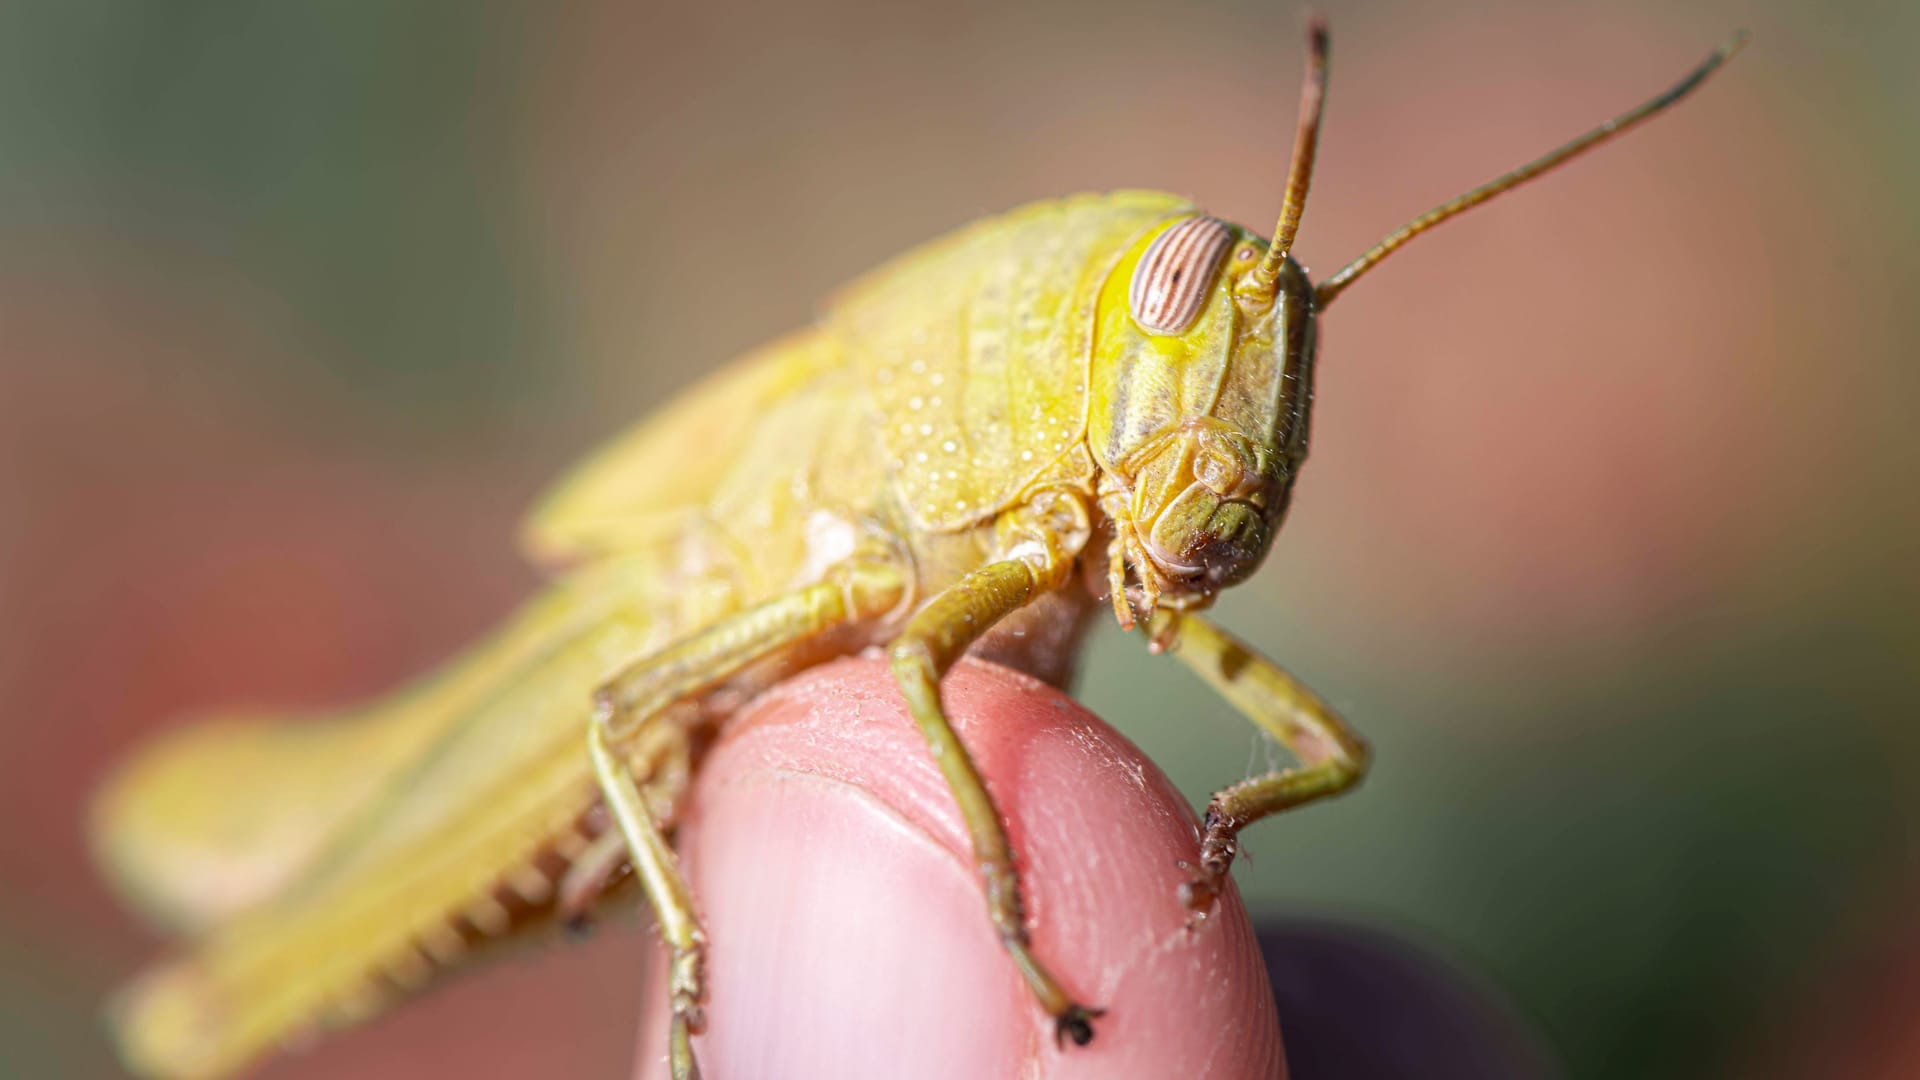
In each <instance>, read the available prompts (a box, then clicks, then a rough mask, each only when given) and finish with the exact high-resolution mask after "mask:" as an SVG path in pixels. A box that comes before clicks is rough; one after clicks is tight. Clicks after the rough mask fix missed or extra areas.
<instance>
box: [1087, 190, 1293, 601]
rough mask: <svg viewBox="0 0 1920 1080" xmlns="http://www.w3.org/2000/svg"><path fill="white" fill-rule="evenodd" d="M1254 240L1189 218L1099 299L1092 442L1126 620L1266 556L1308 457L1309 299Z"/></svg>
mask: <svg viewBox="0 0 1920 1080" xmlns="http://www.w3.org/2000/svg"><path fill="white" fill-rule="evenodd" d="M1269 250H1270V249H1269V248H1268V246H1267V245H1266V244H1265V243H1264V242H1263V241H1261V240H1260V239H1259V238H1258V237H1255V236H1254V235H1253V234H1251V233H1249V232H1247V231H1246V230H1244V229H1241V228H1239V227H1237V226H1233V225H1228V224H1226V223H1225V222H1221V221H1218V220H1217V219H1214V218H1209V217H1200V216H1195V217H1189V218H1185V219H1182V220H1180V221H1176V222H1173V223H1171V224H1169V225H1167V226H1164V227H1162V228H1161V229H1158V230H1156V231H1155V232H1153V233H1150V234H1148V235H1147V236H1144V237H1142V238H1141V239H1140V240H1139V241H1138V242H1137V243H1136V244H1135V245H1134V248H1133V250H1131V251H1129V252H1128V253H1127V255H1126V256H1125V257H1124V258H1122V260H1121V261H1120V264H1119V265H1118V266H1117V267H1116V268H1115V271H1114V273H1113V275H1112V276H1111V277H1110V278H1109V279H1108V281H1107V283H1106V285H1105V287H1104V289H1103V290H1102V295H1101V302H1100V307H1099V313H1098V315H1097V320H1098V332H1097V334H1096V336H1095V339H1094V360H1093V378H1092V384H1091V385H1092V387H1093V388H1094V389H1093V392H1092V396H1091V400H1090V402H1089V404H1090V410H1089V418H1088V419H1089V439H1090V444H1091V449H1092V450H1093V453H1094V457H1095V460H1096V461H1097V462H1098V463H1099V465H1100V468H1101V472H1102V479H1101V506H1102V509H1103V510H1104V512H1105V513H1106V515H1107V517H1108V518H1109V519H1110V520H1111V521H1112V522H1113V524H1114V539H1113V549H1112V551H1111V562H1112V566H1111V577H1112V582H1113V588H1114V592H1115V611H1116V612H1117V613H1118V614H1119V616H1120V619H1121V622H1122V624H1123V625H1125V624H1127V623H1129V622H1130V621H1131V619H1132V616H1133V605H1132V604H1130V603H1129V602H1128V600H1127V598H1126V595H1125V587H1126V582H1127V579H1128V577H1129V573H1130V574H1131V577H1132V580H1133V583H1134V588H1135V591H1136V595H1137V598H1138V599H1139V600H1140V601H1141V606H1142V607H1144V608H1145V609H1146V610H1147V611H1148V612H1149V613H1150V612H1151V610H1152V609H1153V608H1154V607H1156V606H1159V605H1165V606H1167V607H1173V608H1198V607H1204V606H1206V605H1207V604H1209V603H1211V602H1212V600H1213V597H1214V596H1215V595H1216V594H1217V593H1218V592H1219V591H1220V589H1222V588H1224V587H1226V586H1228V585H1232V584H1234V583H1236V582H1239V581H1242V580H1245V579H1246V578H1247V576H1248V575H1250V574H1252V573H1253V571H1254V570H1255V568H1257V567H1258V566H1259V565H1260V561H1261V560H1262V559H1263V558H1264V557H1265V556H1266V553H1267V548H1268V546H1269V545H1270V544H1271V543H1272V540H1273V536H1274V533H1275V532H1276V531H1277V530H1278V528H1279V525H1280V521H1281V518H1282V516H1283V515H1284V514H1285V512H1286V507H1287V501H1288V495H1289V492H1290V490H1291V488H1292V483H1293V477H1294V475H1295V473H1296V471H1297V470H1298V468H1299V465H1300V462H1301V461H1302V460H1303V459H1304V458H1305V456H1306V446H1307V441H1306V437H1307V410H1308V407H1309V405H1310V404H1311V402H1312V373H1313V347H1314V330H1313V287H1312V284H1311V283H1310V282H1309V281H1308V279H1307V276H1306V273H1305V272H1304V271H1303V270H1302V269H1301V268H1300V267H1299V265H1298V264H1297V263H1295V262H1293V260H1291V259H1288V258H1286V257H1284V256H1281V257H1280V258H1279V260H1278V270H1277V273H1275V276H1274V277H1273V278H1272V279H1271V280H1269V279H1268V278H1267V277H1266V274H1267V273H1268V271H1267V270H1265V269H1263V268H1265V267H1267V266H1268V263H1269V260H1268V258H1267V252H1268V251H1269Z"/></svg>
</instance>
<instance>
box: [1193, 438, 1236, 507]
mask: <svg viewBox="0 0 1920 1080" xmlns="http://www.w3.org/2000/svg"><path fill="white" fill-rule="evenodd" d="M1244 474H1245V470H1243V469H1242V468H1241V466H1240V461H1239V459H1238V458H1236V457H1234V456H1233V455H1232V454H1229V453H1226V452H1225V451H1222V450H1217V449H1213V450H1202V451H1201V452H1200V453H1199V455H1198V456H1196V457H1195V458H1194V459H1193V476H1194V479H1196V480H1198V481H1200V482H1201V483H1203V484H1205V485H1207V490H1209V491H1211V492H1213V493H1214V494H1215V495H1220V496H1223V497H1225V496H1231V495H1232V494H1233V493H1234V492H1236V491H1238V490H1239V489H1240V481H1241V479H1242V477H1243V476H1244Z"/></svg>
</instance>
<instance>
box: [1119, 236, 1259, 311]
mask: <svg viewBox="0 0 1920 1080" xmlns="http://www.w3.org/2000/svg"><path fill="white" fill-rule="evenodd" d="M1234 239H1235V236H1234V231H1233V227H1232V226H1230V225H1228V224H1227V223H1226V222H1224V221H1221V220H1220V219H1219V218H1210V217H1191V218H1188V219H1186V220H1185V221H1182V222H1180V223H1179V224H1178V225H1175V226H1173V227H1172V228H1170V229H1168V230H1167V231H1166V232H1163V233H1161V234H1160V235H1159V236H1156V237H1154V240H1153V243H1151V244H1149V245H1147V250H1146V252H1145V253H1144V254H1142V255H1141V256H1140V262H1139V263H1138V264H1137V265H1136V266H1134V268H1133V284H1132V286H1131V288H1130V289H1129V290H1128V292H1127V303H1128V305H1129V306H1130V307H1131V308H1132V309H1133V319H1134V321H1135V322H1137V323H1139V324H1140V326H1141V327H1142V328H1143V329H1145V330H1147V331H1149V332H1151V333H1155V334H1182V333H1185V332H1186V329H1187V327H1189V326H1192V325H1193V320H1194V318H1195V317H1196V316H1198V315H1199V314H1200V309H1201V308H1203V307H1205V306H1206V304H1207V291H1208V289H1209V287H1210V286H1212V284H1213V278H1214V275H1215V274H1217V273H1219V271H1220V264H1221V263H1223V262H1225V261H1226V258H1227V252H1228V251H1229V250H1231V249H1232V247H1233V242H1234Z"/></svg>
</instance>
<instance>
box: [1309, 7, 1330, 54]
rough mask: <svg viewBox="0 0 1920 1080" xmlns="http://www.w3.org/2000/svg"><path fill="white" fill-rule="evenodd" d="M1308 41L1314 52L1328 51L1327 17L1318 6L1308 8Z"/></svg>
mask: <svg viewBox="0 0 1920 1080" xmlns="http://www.w3.org/2000/svg"><path fill="white" fill-rule="evenodd" d="M1307 42H1308V44H1309V45H1311V46H1312V48H1313V51H1314V52H1326V51H1327V17H1326V15H1325V14H1323V13H1322V12H1321V11H1320V10H1319V9H1318V8H1308V9H1307Z"/></svg>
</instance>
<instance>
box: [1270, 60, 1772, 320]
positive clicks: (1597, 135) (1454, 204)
mask: <svg viewBox="0 0 1920 1080" xmlns="http://www.w3.org/2000/svg"><path fill="white" fill-rule="evenodd" d="M1748 36H1749V35H1748V34H1747V32H1746V31H1745V30H1742V31H1740V32H1739V33H1737V34H1735V35H1733V37H1731V38H1729V39H1728V40H1727V43H1726V44H1724V45H1722V46H1720V47H1719V48H1718V49H1715V50H1714V51H1713V54H1712V55H1710V56H1708V57H1707V58H1706V59H1705V60H1703V61H1701V63H1700V66H1699V67H1696V68H1694V69H1693V70H1692V71H1691V72H1689V73H1688V74H1687V77H1686V78H1684V79H1681V80H1680V81H1679V82H1678V83H1675V84H1674V85H1673V87H1672V88H1671V89H1669V90H1668V91H1667V92H1666V93H1664V94H1661V95H1660V96H1658V97H1656V98H1654V99H1653V100H1651V101H1648V102H1646V103H1645V104H1643V105H1641V106H1640V107H1639V108H1637V109H1634V110H1632V111H1631V112H1627V113H1623V114H1621V115H1619V116H1616V117H1614V118H1613V119H1612V120H1609V121H1607V122H1606V123H1604V124H1601V125H1600V126H1599V127H1597V128H1594V129H1593V130H1592V131H1589V132H1587V133H1586V134H1585V135H1582V136H1580V137H1579V138H1577V139H1575V140H1573V141H1572V142H1570V143H1567V144H1566V145H1565V146H1562V147H1560V148H1559V149H1557V150H1554V151H1553V152H1551V153H1549V154H1547V155H1545V156H1544V157H1539V158H1535V159H1534V160H1532V161H1530V162H1528V163H1526V164H1525V165H1522V166H1520V167H1519V168H1517V169H1515V170H1513V171H1512V172H1510V173H1508V174H1506V175H1505V176H1502V177H1500V178H1498V179H1496V180H1492V181H1489V182H1488V183H1485V184H1482V185H1480V186H1479V187H1477V188H1474V189H1473V190H1472V191H1469V192H1467V193H1466V194H1465V195H1462V196H1460V197H1459V198H1457V199H1453V200H1451V201H1449V202H1444V203H1441V204H1440V205H1439V206H1436V207H1434V208H1433V209H1431V210H1429V211H1427V212H1426V213H1424V214H1421V215H1420V216H1419V217H1417V218H1414V219H1413V220H1412V221H1409V222H1407V223H1406V224H1405V225H1402V226H1401V227H1400V228H1399V229H1398V230H1396V231H1394V232H1392V233H1389V234H1388V235H1387V237H1386V238H1385V239H1384V240H1381V241H1380V242H1379V243H1377V244H1375V245H1373V247H1372V248H1370V249H1368V250H1367V252H1366V253H1365V254H1363V255H1361V256H1360V257H1359V258H1357V259H1355V260H1353V261H1352V262H1350V263H1348V264H1347V265H1346V266H1345V267H1344V268H1342V269H1341V270H1340V272H1339V273H1336V274H1334V275H1333V276H1332V277H1330V278H1328V279H1327V280H1325V281H1322V282H1321V283H1320V284H1318V285H1316V286H1314V289H1313V293H1314V301H1315V306H1316V307H1318V308H1321V309H1324V308H1325V307H1326V306H1327V305H1328V304H1331V303H1333V301H1334V298H1335V297H1337V296H1339V295H1340V294H1341V293H1343V292H1345V291H1346V288H1347V286H1349V285H1351V284H1353V283H1354V282H1355V281H1358V280H1359V279H1360V278H1361V277H1362V276H1363V275H1365V274H1366V272H1367V271H1369V270H1371V269H1373V268H1374V267H1375V266H1377V265H1379V264H1380V262H1381V260H1383V259H1385V258H1386V257H1387V256H1389V255H1391V254H1393V253H1394V252H1395V251H1397V250H1399V249H1400V247H1401V245H1403V244H1405V243H1406V242H1407V241H1409V240H1411V239H1413V238H1414V237H1416V236H1419V235H1420V234H1421V233H1423V232H1426V231H1427V230H1428V229H1431V228H1433V227H1434V226H1436V225H1438V224H1440V223H1441V222H1443V221H1445V220H1447V219H1448V218H1451V217H1454V216H1456V215H1459V214H1463V213H1465V212H1467V211H1468V210H1471V209H1473V208H1474V207H1476V206H1479V205H1480V204H1481V203H1483V202H1486V201H1487V200H1488V199H1491V198H1493V197H1494V196H1495V195H1501V194H1504V193H1506V192H1509V191H1512V190H1513V189H1514V188H1517V187H1519V186H1520V185H1521V184H1524V183H1526V182H1527V181H1529V180H1531V179H1533V178H1534V177H1536V176H1539V175H1540V174H1541V173H1544V172H1548V171H1550V170H1552V169H1554V168H1557V167H1558V166H1561V165H1564V164H1566V163H1567V162H1568V161H1571V160H1573V159H1574V158H1576V157H1579V156H1580V155H1581V154H1584V153H1586V152H1587V151H1589V150H1591V149H1593V148H1594V147H1596V146H1599V145H1600V144H1601V143H1603V142H1606V141H1607V140H1609V139H1611V138H1613V137H1614V136H1616V135H1620V134H1623V133H1624V132H1627V131H1629V130H1631V129H1632V128H1634V127H1636V126H1638V125H1639V124H1641V123H1642V122H1644V121H1646V120H1648V119H1651V118H1652V117H1654V116H1656V115H1658V114H1659V113H1661V112H1663V111H1665V110H1666V109H1667V108H1668V107H1670V106H1672V105H1674V104H1675V103H1676V102H1678V101H1679V100H1680V99H1681V98H1684V97H1686V96H1687V95H1688V94H1690V93H1692V92H1693V91H1694V90H1695V89H1696V88H1697V87H1698V86H1699V85H1700V84H1701V83H1703V82H1705V81H1706V79H1707V76H1709V75H1711V74H1713V73H1714V71H1716V70H1717V69H1718V68H1719V67H1720V65H1722V64H1724V63H1726V62H1727V61H1728V60H1729V59H1732V57H1733V54H1735V53H1737V52H1739V51H1740V50H1741V49H1742V48H1743V47H1745V45H1746V44H1747V38H1748ZM1303 141H1304V135H1303ZM1298 153H1299V151H1297V150H1296V151H1295V154H1296V161H1295V167H1296V169H1297V168H1298V160H1297V155H1298ZM1309 155H1311V151H1309ZM1304 187H1305V185H1304V183H1303V184H1302V189H1303V191H1302V194H1303V196H1304ZM1287 205H1288V206H1289V207H1292V206H1293V186H1292V183H1291V182H1289V184H1288V187H1287ZM1295 214H1296V216H1297V215H1298V210H1295ZM1282 224H1283V225H1284V224H1285V219H1284V218H1283V219H1282ZM1288 238H1289V239H1291V238H1292V233H1291V232H1289V233H1288ZM1274 243H1275V246H1276V247H1278V246H1279V241H1278V239H1276V240H1275V242H1274Z"/></svg>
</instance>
